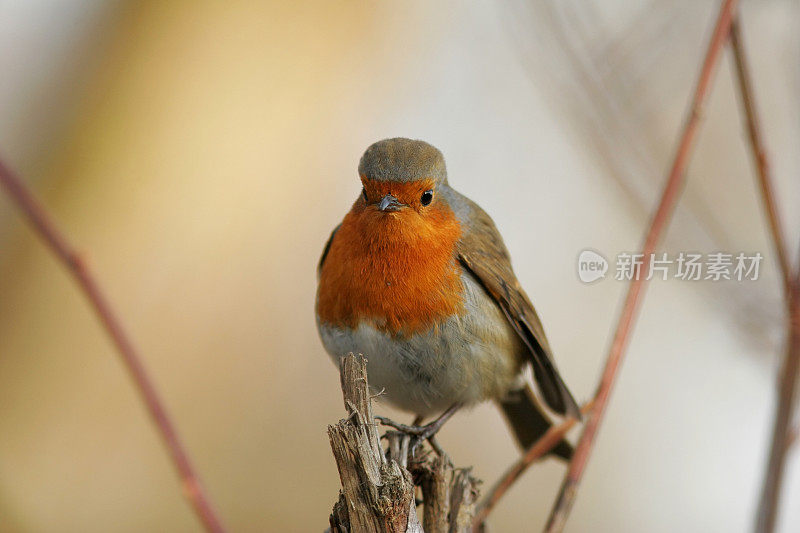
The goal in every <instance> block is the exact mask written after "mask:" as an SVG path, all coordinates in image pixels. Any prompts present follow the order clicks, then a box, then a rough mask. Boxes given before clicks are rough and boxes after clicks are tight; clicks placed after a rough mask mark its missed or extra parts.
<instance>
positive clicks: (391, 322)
mask: <svg viewBox="0 0 800 533" xmlns="http://www.w3.org/2000/svg"><path fill="white" fill-rule="evenodd" d="M460 234H461V230H460V227H459V223H458V220H457V219H456V218H455V215H454V214H453V212H452V210H451V209H450V208H449V207H448V206H447V205H446V204H445V203H444V202H434V203H433V204H431V205H430V206H429V207H427V208H424V209H414V208H406V209H403V210H401V211H397V212H394V213H383V212H380V211H378V210H376V209H374V207H369V206H366V205H365V202H363V201H361V200H359V201H358V202H356V204H355V205H354V206H353V209H352V210H351V211H350V212H349V213H348V214H347V216H346V217H345V219H344V221H343V222H342V225H341V226H340V228H339V230H338V231H337V232H336V235H335V236H334V239H333V241H332V242H331V247H330V250H329V252H328V256H327V257H326V259H325V262H324V264H323V266H322V271H321V272H320V282H319V288H318V293H317V313H318V314H319V317H320V319H321V320H322V321H323V322H325V323H328V324H331V325H335V326H340V327H349V328H355V327H357V326H358V324H359V323H360V322H362V321H367V322H368V323H370V324H372V325H373V326H375V327H377V328H378V329H381V330H383V331H386V332H388V333H390V334H392V335H403V336H405V335H410V334H412V333H414V332H417V331H424V330H427V329H429V328H431V327H433V326H435V325H436V324H437V323H440V322H441V321H443V320H445V319H447V318H448V317H449V316H451V315H452V314H454V313H460V312H461V310H462V306H463V297H462V292H463V286H462V283H461V278H460V274H461V268H460V266H459V264H458V262H457V260H456V256H455V245H456V242H457V241H458V238H459V236H460Z"/></svg>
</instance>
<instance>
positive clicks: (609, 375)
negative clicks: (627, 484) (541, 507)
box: [546, 0, 736, 532]
mask: <svg viewBox="0 0 800 533" xmlns="http://www.w3.org/2000/svg"><path fill="white" fill-rule="evenodd" d="M735 7H736V0H725V1H724V2H723V3H722V6H721V7H720V12H719V16H718V18H717V23H716V26H715V28H714V33H713V34H712V37H711V42H710V43H709V46H708V51H707V52H706V57H705V60H704V62H703V67H702V69H701V71H700V77H699V79H698V81H697V86H696V88H695V91H694V97H693V99H692V105H691V109H690V113H689V116H688V117H687V119H686V123H685V125H684V128H683V133H682V135H681V140H680V144H679V145H678V150H677V152H676V154H675V159H674V161H673V163H672V168H671V170H670V173H669V177H668V179H667V183H666V186H665V187H664V191H663V193H662V195H661V200H660V202H659V204H658V208H657V209H656V212H655V214H654V215H653V218H652V220H651V222H650V227H649V229H648V231H647V236H646V238H645V242H644V246H643V249H642V253H643V254H644V257H643V261H642V263H643V264H642V267H641V269H642V270H641V271H643V272H646V271H647V270H648V268H649V265H650V258H651V254H652V253H654V252H655V247H656V244H657V243H658V241H659V239H660V238H661V235H662V233H663V231H664V228H665V227H666V225H667V222H668V221H669V219H670V217H671V214H672V212H673V210H674V207H675V204H676V203H677V200H678V195H679V193H680V189H681V185H682V184H683V181H684V179H683V178H684V174H685V170H686V166H687V163H688V161H689V154H690V152H691V148H692V146H693V145H694V140H695V137H696V134H697V128H698V125H699V123H700V117H701V115H702V110H703V106H704V102H705V98H706V95H707V93H708V89H709V86H710V84H711V78H712V76H713V74H714V72H715V70H716V69H715V67H716V65H717V63H718V58H719V55H720V52H721V50H722V47H723V45H724V44H725V41H726V39H727V36H728V31H729V29H730V24H731V20H732V18H733V12H734V8H735ZM645 286H646V280H645V279H643V277H641V276H637V277H636V279H634V280H632V281H631V284H630V286H629V288H628V293H627V296H626V298H625V304H624V306H623V309H622V313H621V314H620V318H619V322H618V324H617V329H616V332H615V334H614V340H613V342H612V343H611V348H610V350H609V353H608V358H607V360H606V366H605V369H604V370H603V375H602V377H601V380H600V385H599V387H598V390H597V393H596V395H595V405H594V409H593V410H592V412H591V414H590V415H589V418H588V420H587V421H586V425H585V426H584V429H583V433H582V434H581V437H580V440H579V441H578V445H577V447H576V450H575V457H574V458H573V459H572V462H571V463H570V465H569V469H568V471H567V474H566V476H565V478H564V482H563V484H562V486H561V489H560V492H559V495H558V498H557V500H556V502H555V505H554V506H553V509H552V511H551V514H550V518H549V519H548V521H547V527H546V531H548V532H554V531H561V530H562V529H563V527H564V524H565V523H566V520H567V517H568V515H569V512H570V510H571V508H572V504H573V502H574V500H575V495H576V494H577V490H578V485H579V484H580V481H581V478H582V476H583V473H584V471H585V469H586V465H587V463H588V461H589V456H590V454H591V451H592V448H593V445H594V442H595V437H596V436H597V431H598V428H599V426H600V422H601V421H602V419H603V415H604V414H605V409H606V406H607V405H608V400H609V397H610V395H611V388H612V386H613V384H614V381H615V380H616V377H617V372H618V370H619V366H620V364H621V363H622V358H623V355H624V354H625V348H626V347H627V344H628V338H629V334H630V331H631V328H632V326H633V322H634V319H635V317H636V314H637V312H638V309H639V304H640V302H641V297H642V292H643V289H644V288H645Z"/></svg>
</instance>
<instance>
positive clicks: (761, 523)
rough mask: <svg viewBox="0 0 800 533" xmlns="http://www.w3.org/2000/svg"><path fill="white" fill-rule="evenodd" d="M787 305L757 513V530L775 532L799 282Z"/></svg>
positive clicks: (797, 337) (797, 357)
mask: <svg viewBox="0 0 800 533" xmlns="http://www.w3.org/2000/svg"><path fill="white" fill-rule="evenodd" d="M798 281H800V273H799V274H798ZM789 305H790V309H789V339H788V342H787V346H786V357H785V359H784V360H783V365H782V368H781V371H780V374H779V378H778V379H779V386H778V391H777V392H778V394H777V400H778V406H777V409H776V410H775V421H774V422H773V427H772V445H771V447H770V453H769V460H768V463H767V470H766V473H765V475H764V485H763V486H762V488H761V498H760V500H759V505H758V514H757V516H756V531H758V532H760V533H771V532H772V531H775V525H776V523H777V518H778V506H779V503H780V495H781V485H782V481H783V473H784V465H785V463H786V456H787V452H788V451H789V447H790V446H791V443H792V440H793V435H792V428H791V423H792V418H793V411H794V400H795V396H796V395H797V392H796V389H797V378H798V375H799V374H800V285H796V286H795V287H794V288H793V290H792V293H791V296H790V304H789Z"/></svg>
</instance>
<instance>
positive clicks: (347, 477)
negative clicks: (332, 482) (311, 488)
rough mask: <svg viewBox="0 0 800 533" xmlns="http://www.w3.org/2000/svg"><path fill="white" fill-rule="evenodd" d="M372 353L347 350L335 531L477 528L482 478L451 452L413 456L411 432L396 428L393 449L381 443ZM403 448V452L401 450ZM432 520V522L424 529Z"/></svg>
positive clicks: (335, 429) (446, 532)
mask: <svg viewBox="0 0 800 533" xmlns="http://www.w3.org/2000/svg"><path fill="white" fill-rule="evenodd" d="M366 364H367V362H366V359H365V358H364V356H362V355H353V354H349V355H347V356H345V357H343V358H342V360H341V364H340V377H341V382H342V393H343V395H344V405H345V409H346V410H347V413H348V417H347V418H345V419H343V420H340V421H339V422H338V423H337V424H335V425H332V426H328V437H329V438H330V441H331V449H332V450H333V456H334V458H335V460H336V466H337V468H338V469H339V478H340V480H341V482H342V490H341V491H340V493H339V500H338V501H337V502H336V504H335V505H334V506H333V512H332V513H331V516H330V525H331V531H332V532H334V533H345V532H356V533H360V532H369V533H373V532H374V533H379V532H380V533H383V532H387V533H388V532H392V533H413V532H421V531H428V533H455V532H468V531H470V527H471V523H472V520H473V516H474V514H475V502H476V501H477V499H478V490H477V488H476V486H477V484H478V481H477V480H475V479H474V478H473V477H472V476H471V475H470V473H469V470H466V469H455V468H453V465H452V464H451V463H450V461H449V459H447V457H440V456H438V455H437V454H435V453H432V452H431V451H430V450H427V449H424V450H423V449H422V447H420V450H418V451H417V453H416V454H415V455H414V456H413V457H411V458H409V460H408V464H409V465H410V466H409V468H408V469H407V468H405V467H404V466H403V464H405V463H406V457H405V454H406V453H407V450H408V440H407V438H406V439H405V440H404V439H403V436H402V435H400V434H398V433H396V432H391V434H390V435H389V437H390V439H389V440H390V445H389V450H390V452H391V453H389V454H388V457H387V454H385V453H384V451H383V449H382V448H381V445H380V439H379V436H378V430H377V424H376V423H375V418H374V417H373V415H372V401H371V396H370V393H369V386H368V384H367V367H366ZM398 454H401V455H398ZM416 487H419V488H420V490H421V492H422V503H423V521H422V524H421V523H420V521H419V517H418V516H417V505H416V500H415V493H416ZM423 526H424V529H423Z"/></svg>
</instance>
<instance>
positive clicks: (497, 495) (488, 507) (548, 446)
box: [473, 401, 593, 531]
mask: <svg viewBox="0 0 800 533" xmlns="http://www.w3.org/2000/svg"><path fill="white" fill-rule="evenodd" d="M592 405H593V402H592V401H589V402H587V403H586V404H585V405H584V406H583V407H582V408H581V413H583V415H584V416H585V415H586V414H588V413H590V412H591V410H592ZM577 422H578V421H577V419H575V418H567V419H566V420H564V421H563V422H562V423H561V424H559V425H558V426H553V427H551V428H550V429H548V430H547V432H546V433H545V434H544V435H542V436H541V437H540V438H539V440H537V441H536V442H534V443H533V444H532V445H531V447H530V448H528V450H527V451H526V452H525V453H524V454H523V455H522V457H520V458H519V460H517V462H516V463H514V464H513V465H511V468H509V469H508V470H506V473H505V474H503V477H501V478H500V480H499V481H498V482H497V483H496V484H495V485H494V487H492V490H490V491H489V493H488V494H487V495H486V497H485V498H484V499H483V501H482V502H481V504H480V506H479V507H478V512H477V513H476V515H475V520H474V522H473V530H475V531H481V528H480V526H481V524H483V523H484V522H485V521H486V518H487V517H488V516H489V513H491V512H492V510H493V509H494V506H495V505H497V502H499V501H500V499H501V498H502V497H503V496H504V495H505V493H506V492H507V491H508V489H510V488H511V486H512V485H513V484H514V483H515V482H516V481H517V480H518V479H519V478H520V476H522V474H524V473H525V471H526V470H527V469H528V467H529V466H531V465H532V464H533V463H535V462H536V461H537V460H539V459H540V458H542V457H544V456H545V455H546V454H547V453H548V452H549V451H550V450H552V449H553V448H554V447H555V446H556V445H557V444H558V443H559V442H561V439H563V438H564V435H566V434H567V432H568V431H569V430H570V429H572V427H573V426H574V425H575V424H576V423H577Z"/></svg>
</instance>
